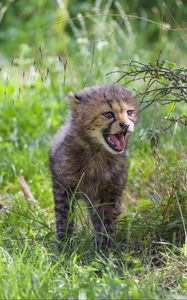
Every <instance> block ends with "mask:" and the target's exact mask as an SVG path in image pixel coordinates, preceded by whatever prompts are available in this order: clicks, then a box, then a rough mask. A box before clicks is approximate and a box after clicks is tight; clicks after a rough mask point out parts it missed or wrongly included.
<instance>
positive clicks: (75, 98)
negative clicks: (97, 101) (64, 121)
mask: <svg viewBox="0 0 187 300" xmlns="http://www.w3.org/2000/svg"><path fill="white" fill-rule="evenodd" d="M68 99H69V103H70V106H71V108H72V109H74V110H76V109H77V106H78V105H79V103H80V102H81V97H80V96H79V95H77V94H74V93H72V92H69V94H68Z"/></svg>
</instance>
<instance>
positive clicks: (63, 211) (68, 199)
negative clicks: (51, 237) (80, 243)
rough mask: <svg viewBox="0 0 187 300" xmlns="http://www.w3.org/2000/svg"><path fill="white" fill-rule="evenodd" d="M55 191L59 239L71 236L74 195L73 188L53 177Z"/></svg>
mask: <svg viewBox="0 0 187 300" xmlns="http://www.w3.org/2000/svg"><path fill="white" fill-rule="evenodd" d="M53 193H54V201H55V221H56V235H57V239H58V240H59V241H63V240H64V239H65V238H66V237H70V236H71V235H72V233H73V225H74V221H73V219H74V202H75V199H74V195H73V190H72V189H66V188H65V187H63V186H62V184H60V183H59V182H58V181H57V180H55V178H53Z"/></svg>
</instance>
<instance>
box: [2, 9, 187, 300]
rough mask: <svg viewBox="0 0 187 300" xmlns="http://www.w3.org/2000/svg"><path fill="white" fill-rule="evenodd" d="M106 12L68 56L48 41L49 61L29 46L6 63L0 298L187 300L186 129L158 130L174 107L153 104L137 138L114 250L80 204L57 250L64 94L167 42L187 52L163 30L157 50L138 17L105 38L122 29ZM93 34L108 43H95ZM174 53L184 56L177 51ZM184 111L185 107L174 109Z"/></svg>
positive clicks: (83, 29) (168, 50)
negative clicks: (98, 236)
mask: <svg viewBox="0 0 187 300" xmlns="http://www.w3.org/2000/svg"><path fill="white" fill-rule="evenodd" d="M106 13H107V12H106ZM98 19H99V17H97V18H92V19H91V20H90V21H89V22H90V23H89V26H88V27H87V23H85V22H84V20H82V23H80V24H79V26H78V27H77V30H75V32H74V35H72V36H71V35H70V37H69V46H68V49H67V50H68V55H67V56H66V55H65V56H64V53H63V55H62V56H61V59H60V60H59V58H58V56H59V54H58V53H48V50H47V48H46V49H44V50H43V55H44V58H42V57H40V58H39V54H37V55H38V56H34V54H33V53H34V51H33V52H32V55H33V56H32V55H31V57H29V58H28V53H27V55H26V54H25V53H24V52H23V53H22V52H20V53H18V55H17V57H16V59H17V60H18V65H14V66H12V65H11V63H10V62H8V63H7V65H2V71H1V73H0V76H1V81H2V84H1V87H0V170H1V172H0V185H1V190H0V203H1V209H0V299H186V297H187V259H186V255H187V254H186V251H187V249H186V245H184V244H185V226H184V225H185V224H184V223H186V199H187V190H186V186H187V182H186V162H187V154H186V153H187V151H186V150H187V143H186V128H185V126H182V125H179V126H175V127H174V126H173V127H171V129H170V130H168V131H166V132H164V134H161V135H159V143H158V145H157V147H155V146H154V145H153V144H152V143H151V135H150V132H151V131H150V130H152V132H154V130H157V129H159V125H160V117H161V116H162V117H164V116H165V114H167V108H165V107H161V106H158V105H155V106H154V107H150V108H149V109H147V110H145V111H144V112H143V113H142V114H141V116H140V121H139V123H138V125H137V128H136V132H135V133H134V134H133V135H132V136H131V138H130V139H129V147H128V156H129V177H128V183H127V187H126V193H125V194H124V214H123V216H122V217H121V219H120V220H119V225H118V229H117V233H116V242H115V244H114V245H113V247H112V249H110V251H108V252H102V251H101V250H96V249H95V247H94V243H93V241H94V236H93V230H92V228H91V227H90V226H88V225H89V224H88V221H87V220H88V219H87V212H86V210H85V207H84V205H83V204H81V203H80V204H79V205H77V208H76V217H75V219H76V224H77V226H76V231H75V233H74V235H73V237H72V239H71V247H70V246H69V245H68V244H67V245H66V244H65V245H64V248H63V251H62V254H61V255H60V256H59V255H58V252H57V241H56V238H55V226H54V213H53V206H54V204H53V197H52V190H51V181H50V174H49V169H48V149H49V144H50V140H51V138H52V136H53V134H54V133H55V131H56V129H57V128H58V126H59V125H60V124H61V122H63V121H64V120H65V118H66V114H67V104H66V102H65V101H64V99H65V95H66V94H67V92H68V91H69V90H78V89H79V88H82V87H83V86H84V84H85V83H86V85H90V84H95V83H99V82H104V81H105V82H106V81H109V82H110V81H112V80H114V79H116V75H115V74H114V75H113V76H112V77H109V76H108V77H106V76H105V74H106V73H107V72H110V71H112V70H114V69H116V68H118V69H119V68H121V66H122V63H124V62H127V61H128V60H129V59H138V60H142V61H144V62H148V61H152V62H155V58H156V57H157V54H158V49H159V47H161V44H160V43H161V40H162V41H163V44H162V47H164V46H165V47H164V49H163V53H162V58H163V59H167V60H173V61H174V62H175V63H176V64H180V63H181V61H183V60H184V59H185V58H184V53H185V51H184V50H183V49H182V48H180V47H178V45H177V46H176V44H175V40H171V39H170V38H169V37H168V33H167V32H163V33H162V39H161V40H160V41H159V43H156V42H155V50H154V51H153V49H152V48H151V49H149V45H148V44H146V37H144V38H142V41H140V40H141V39H140V34H139V33H138V32H136V31H134V30H133V29H132V27H131V23H130V24H128V26H127V24H126V25H124V24H120V27H118V30H117V31H116V32H114V34H113V35H112V36H111V37H110V39H106V32H107V33H108V34H110V33H112V32H113V31H114V26H116V24H117V23H116V20H114V19H112V18H111V17H108V18H107V17H100V19H99V21H100V22H99V23H98ZM98 24H99V26H98ZM91 28H92V30H91ZM74 29H75V28H74ZM103 37H105V41H103V42H102V41H101V40H102V38H103ZM93 40H97V41H98V40H100V42H97V43H96V44H95V48H93ZM176 41H177V39H176ZM58 42H59V41H58ZM137 42H138V44H137ZM144 43H145V47H144ZM127 45H128V46H127ZM184 47H185V45H183V48H184ZM33 48H34V49H36V48H35V47H33ZM176 48H177V50H176ZM93 49H95V50H94V52H93ZM174 50H176V51H177V52H178V53H179V55H178V57H176V56H175V57H173V56H172V53H173V52H174ZM183 51H184V52H183ZM36 58H37V61H36V65H35V70H34V71H33V61H34V60H35V59H36ZM66 59H67V66H66V62H65V61H66ZM48 69H49V72H48V71H47V70H48ZM6 73H7V74H8V80H6V76H7V75H6ZM31 73H32V75H31ZM31 78H32V79H31ZM184 110H186V108H185V107H183V106H181V105H179V106H178V107H177V110H176V112H175V113H179V114H180V113H181V111H184ZM19 176H24V178H25V180H26V182H27V184H28V185H29V188H30V190H31V192H32V194H33V195H34V197H35V199H36V200H37V204H36V203H35V202H34V203H33V202H32V200H28V199H26V198H25V197H24V195H23V192H22V189H21V186H20V183H19V180H18V178H19ZM183 221H184V222H183Z"/></svg>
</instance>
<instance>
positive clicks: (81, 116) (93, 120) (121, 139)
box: [69, 84, 137, 154]
mask: <svg viewBox="0 0 187 300" xmlns="http://www.w3.org/2000/svg"><path fill="white" fill-rule="evenodd" d="M69 99H70V103H71V107H72V110H73V122H75V124H76V126H78V127H80V128H81V130H82V132H84V134H86V135H87V136H89V137H91V138H92V139H93V140H94V142H96V143H99V144H101V145H102V146H103V147H104V148H105V149H106V150H107V151H109V152H111V153H113V154H119V153H122V152H123V151H124V149H125V147H126V140H127V136H128V134H129V133H130V132H133V131H134V125H135V123H136V121H137V106H136V103H135V101H134V99H133V98H132V96H131V93H130V92H129V91H128V90H126V89H125V88H122V87H121V86H119V85H117V84H105V85H99V86H95V87H91V88H86V89H85V90H83V91H82V92H80V93H78V94H73V93H70V94H69Z"/></svg>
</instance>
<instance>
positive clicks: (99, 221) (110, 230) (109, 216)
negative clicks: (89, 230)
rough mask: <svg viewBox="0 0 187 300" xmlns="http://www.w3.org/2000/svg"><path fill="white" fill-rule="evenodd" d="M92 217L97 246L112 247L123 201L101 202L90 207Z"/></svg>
mask: <svg viewBox="0 0 187 300" xmlns="http://www.w3.org/2000/svg"><path fill="white" fill-rule="evenodd" d="M89 212H90V217H91V220H92V223H93V226H94V229H95V238H96V246H97V247H104V248H107V247H110V245H111V242H112V240H113V238H114V232H115V229H116V224H117V219H118V217H119V216H120V214H121V212H122V207H121V203H119V202H117V203H116V202H109V203H101V204H100V205H99V206H97V207H92V208H90V209H89Z"/></svg>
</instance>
